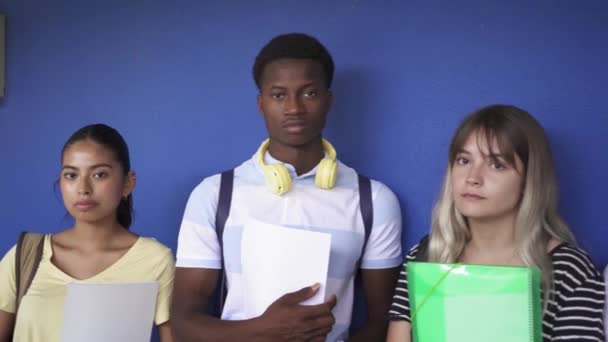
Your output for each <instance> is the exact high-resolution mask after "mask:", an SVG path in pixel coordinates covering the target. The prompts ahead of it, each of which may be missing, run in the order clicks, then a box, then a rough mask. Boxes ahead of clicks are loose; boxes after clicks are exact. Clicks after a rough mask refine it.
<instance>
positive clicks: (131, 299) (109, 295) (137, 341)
mask: <svg viewBox="0 0 608 342" xmlns="http://www.w3.org/2000/svg"><path fill="white" fill-rule="evenodd" d="M158 287H159V285H158V283H157V282H142V283H70V284H68V289H67V293H66V298H65V306H64V317H63V330H62V337H61V341H62V342H82V341H87V342H107V341H115V342H148V341H150V337H151V334H152V323H153V319H154V312H155V308H156V296H157V293H158Z"/></svg>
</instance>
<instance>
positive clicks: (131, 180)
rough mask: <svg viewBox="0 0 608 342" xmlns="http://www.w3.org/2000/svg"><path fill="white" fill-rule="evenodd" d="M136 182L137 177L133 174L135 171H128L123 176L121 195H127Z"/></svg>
mask: <svg viewBox="0 0 608 342" xmlns="http://www.w3.org/2000/svg"><path fill="white" fill-rule="evenodd" d="M136 182H137V177H136V175H135V171H129V173H127V175H126V178H125V185H124V187H123V190H122V197H127V196H129V195H130V194H131V192H133V189H135V183H136Z"/></svg>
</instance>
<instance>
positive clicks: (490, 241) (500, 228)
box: [461, 215, 522, 265]
mask: <svg viewBox="0 0 608 342" xmlns="http://www.w3.org/2000/svg"><path fill="white" fill-rule="evenodd" d="M468 226H469V231H470V233H471V239H470V240H469V241H468V242H467V244H466V246H465V250H464V251H463V253H462V255H461V262H465V263H473V264H494V265H519V264H521V263H522V261H521V259H520V257H519V254H518V250H517V244H516V240H515V216H514V215H510V216H507V217H502V218H493V219H488V220H476V219H468Z"/></svg>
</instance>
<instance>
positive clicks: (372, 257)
mask: <svg viewBox="0 0 608 342" xmlns="http://www.w3.org/2000/svg"><path fill="white" fill-rule="evenodd" d="M374 190H376V191H374ZM372 201H373V207H374V222H373V226H372V231H371V233H370V236H369V240H368V241H367V246H366V247H365V253H364V255H363V258H362V261H361V268H364V269H384V268H392V267H396V266H398V265H399V264H400V263H401V262H402V256H401V230H402V226H401V208H400V207H399V200H398V199H397V196H395V194H394V193H393V192H392V191H391V190H390V189H389V188H388V187H387V186H386V185H384V184H382V183H380V182H377V181H372Z"/></svg>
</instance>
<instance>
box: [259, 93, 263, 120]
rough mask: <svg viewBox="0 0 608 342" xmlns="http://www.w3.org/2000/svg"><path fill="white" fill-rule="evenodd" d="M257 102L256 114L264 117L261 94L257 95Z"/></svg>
mask: <svg viewBox="0 0 608 342" xmlns="http://www.w3.org/2000/svg"><path fill="white" fill-rule="evenodd" d="M257 102H258V112H259V113H260V114H262V116H264V110H263V109H262V93H260V94H258V97H257Z"/></svg>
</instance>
